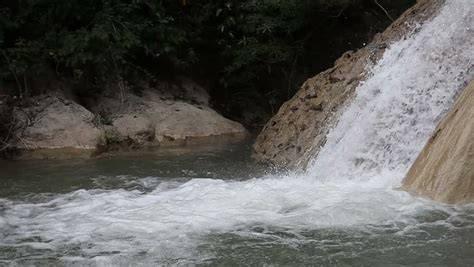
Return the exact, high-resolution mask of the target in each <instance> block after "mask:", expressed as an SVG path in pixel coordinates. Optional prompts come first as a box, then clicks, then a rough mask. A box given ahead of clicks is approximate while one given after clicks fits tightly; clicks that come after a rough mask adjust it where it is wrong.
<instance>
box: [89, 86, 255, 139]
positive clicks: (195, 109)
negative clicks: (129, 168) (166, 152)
mask: <svg viewBox="0 0 474 267" xmlns="http://www.w3.org/2000/svg"><path fill="white" fill-rule="evenodd" d="M192 99H193V100H192V101H190V102H193V103H194V104H191V103H189V102H185V101H184V100H177V99H176V98H175V97H172V98H171V97H168V96H166V95H164V94H163V93H161V92H160V91H158V90H152V89H145V90H142V91H141V92H140V93H139V94H134V93H131V92H125V93H124V94H123V100H122V99H121V98H120V97H119V96H118V95H117V94H116V93H110V94H104V95H103V96H101V97H100V98H98V99H96V101H97V102H96V103H98V104H97V105H92V110H93V111H94V112H96V113H97V114H100V115H101V117H102V120H103V121H105V123H107V124H109V125H108V126H106V128H107V131H106V132H107V141H108V144H115V145H119V146H120V147H121V148H126V147H132V148H133V147H140V146H165V145H166V146H169V145H184V144H190V143H196V142H201V141H205V142H209V141H210V140H211V139H212V138H215V137H218V136H219V137H222V136H229V137H244V136H246V135H247V131H246V129H245V128H244V127H243V126H242V125H241V124H239V123H237V122H234V121H231V120H228V119H226V118H224V117H223V116H221V115H220V114H218V113H217V112H216V111H214V110H213V109H211V108H210V107H209V106H207V100H206V96H202V95H201V96H200V95H199V94H194V95H193V98H192ZM188 101H189V100H188Z"/></svg>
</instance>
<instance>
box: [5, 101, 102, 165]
mask: <svg viewBox="0 0 474 267" xmlns="http://www.w3.org/2000/svg"><path fill="white" fill-rule="evenodd" d="M31 101H32V102H33V103H35V104H33V105H31V106H28V107H24V108H21V107H16V108H15V109H14V110H13V116H14V117H15V121H16V122H17V123H16V126H15V132H14V135H13V136H14V137H13V139H12V140H11V142H12V143H13V147H15V149H16V150H17V151H18V152H20V157H22V158H30V157H31V158H43V157H55V156H54V154H56V153H57V154H61V151H60V150H63V151H68V152H67V153H66V154H74V155H79V154H83V155H90V154H93V153H95V152H97V150H98V149H99V148H100V147H101V146H103V145H105V134H104V130H103V129H101V128H100V127H98V126H97V125H96V124H95V123H94V118H95V116H94V114H92V113H91V112H90V111H88V110H87V109H85V108H84V107H82V106H80V105H78V104H76V103H74V102H70V101H67V100H64V99H61V98H60V97H57V96H39V97H35V98H33V99H31ZM53 150H55V151H56V152H53V153H50V152H51V151H53ZM48 151H49V152H48ZM61 157H62V156H61Z"/></svg>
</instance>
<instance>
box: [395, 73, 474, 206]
mask: <svg viewBox="0 0 474 267" xmlns="http://www.w3.org/2000/svg"><path fill="white" fill-rule="evenodd" d="M402 188H404V189H406V190H408V191H411V192H414V193H417V194H421V195H424V196H428V197H430V198H432V199H434V200H437V201H441V202H447V203H462V202H472V201H474V80H473V81H471V83H470V84H469V85H468V86H467V87H466V88H465V89H464V91H463V92H462V93H461V95H460V96H459V97H458V99H457V100H456V102H455V103H454V105H453V106H452V107H451V109H450V110H449V111H448V113H447V114H446V116H445V117H444V118H443V119H442V120H441V122H440V123H439V125H438V127H436V129H435V131H434V132H433V135H432V136H431V138H430V139H429V140H428V143H427V144H426V145H425V147H424V148H423V150H422V151H421V153H420V154H419V155H418V158H417V159H416V161H415V162H414V163H413V165H412V166H411V168H410V170H409V171H408V173H407V175H406V177H405V179H404V180H403V186H402Z"/></svg>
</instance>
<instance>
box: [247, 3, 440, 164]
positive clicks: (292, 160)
mask: <svg viewBox="0 0 474 267" xmlns="http://www.w3.org/2000/svg"><path fill="white" fill-rule="evenodd" d="M442 2H443V1H441V0H432V1H431V0H421V1H418V3H417V4H416V5H415V6H413V7H412V8H411V9H409V10H407V11H406V12H405V13H404V14H403V15H402V16H401V17H400V18H399V19H398V20H397V21H395V22H394V23H393V24H392V25H391V26H390V27H388V28H387V30H385V31H384V32H383V33H381V34H379V35H377V36H376V37H375V38H374V39H373V41H372V42H371V43H370V44H368V45H367V46H365V47H364V48H362V49H360V50H358V51H357V52H347V53H345V54H344V55H343V56H342V57H341V58H339V59H338V60H337V61H336V62H335V65H334V67H333V68H331V69H329V70H327V71H324V72H322V73H320V74H318V75H316V76H315V77H313V78H311V79H309V80H307V81H306V82H305V83H304V84H303V86H302V87H301V89H300V90H299V91H298V93H297V94H296V95H295V96H294V97H293V98H292V99H291V100H289V101H288V102H286V103H285V104H284V105H283V106H282V107H281V108H280V110H279V111H278V113H277V114H276V115H275V116H274V117H273V118H272V119H271V120H270V121H269V122H268V123H267V124H266V126H265V127H264V129H263V130H262V132H261V133H260V135H259V136H258V138H257V140H256V142H255V144H254V146H253V150H254V151H253V157H254V158H255V159H257V160H259V161H262V162H268V163H272V164H275V165H279V166H286V167H294V166H296V165H303V166H304V165H306V162H307V160H308V159H309V157H310V156H313V155H315V154H317V153H318V151H319V148H320V147H321V146H323V145H324V143H325V141H326V134H327V133H328V131H329V128H330V126H331V125H332V124H333V123H334V122H335V120H336V119H337V118H338V117H339V115H340V112H341V111H342V109H343V107H344V106H345V105H346V104H347V103H348V101H350V99H351V98H352V96H353V95H354V92H355V89H356V88H357V86H358V85H359V83H360V82H361V81H363V80H364V79H365V77H366V76H365V75H366V73H365V70H366V68H367V66H370V65H371V64H374V63H376V62H377V61H378V59H379V58H380V57H381V55H382V54H383V52H384V50H385V48H386V47H387V46H388V45H389V44H390V43H392V42H395V41H397V40H399V39H400V38H403V36H405V34H406V33H407V32H409V31H410V30H411V29H412V27H411V26H410V25H411V22H423V21H425V20H426V19H427V18H430V17H432V15H433V14H434V13H435V12H436V11H437V10H438V9H439V6H440V5H441V3H442Z"/></svg>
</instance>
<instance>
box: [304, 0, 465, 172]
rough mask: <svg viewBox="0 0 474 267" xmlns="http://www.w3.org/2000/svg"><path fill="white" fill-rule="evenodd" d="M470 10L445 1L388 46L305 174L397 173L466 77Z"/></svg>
mask: <svg viewBox="0 0 474 267" xmlns="http://www.w3.org/2000/svg"><path fill="white" fill-rule="evenodd" d="M473 7H474V2H472V1H468V0H458V1H448V3H447V5H446V6H445V7H444V9H442V10H441V12H440V14H439V15H438V16H437V17H436V18H434V19H433V21H431V22H430V23H427V24H426V25H424V26H423V28H420V29H416V30H415V31H419V32H418V33H416V34H413V35H412V36H411V37H409V38H406V39H404V40H401V41H399V42H397V43H394V44H392V45H391V47H390V49H388V50H387V51H386V52H385V53H384V55H383V58H382V59H381V60H380V61H379V62H378V64H377V65H376V66H374V67H373V68H372V69H370V70H369V75H370V78H369V79H367V80H366V81H365V82H364V83H362V84H361V85H360V86H359V88H358V89H357V91H356V94H357V95H356V97H355V99H354V100H353V101H352V103H351V104H350V106H349V107H348V108H347V109H346V110H345V111H344V113H343V114H342V116H341V117H340V118H339V121H338V123H337V125H336V127H335V128H334V129H333V130H332V131H331V132H330V133H329V135H328V137H327V140H328V141H327V143H326V144H325V146H324V147H323V148H322V150H321V152H320V154H319V155H318V157H317V158H314V159H313V160H312V161H311V162H310V164H309V166H310V168H309V171H308V174H309V175H312V176H316V177H318V178H319V179H341V178H343V179H344V178H349V179H363V178H368V177H370V176H373V175H378V174H379V173H380V172H381V171H390V172H393V173H391V174H390V176H392V177H396V178H397V179H399V178H400V177H402V176H403V175H404V173H405V172H406V170H407V168H408V167H409V165H410V164H411V163H412V162H413V160H414V158H415V157H416V156H417V155H418V153H419V151H420V150H421V148H422V146H423V145H424V143H425V141H426V140H427V138H428V135H429V134H431V131H432V130H433V128H434V127H433V126H434V125H436V122H438V120H439V118H440V115H441V114H443V112H444V111H445V110H446V109H447V108H448V107H449V106H450V104H451V102H452V101H453V98H454V96H455V95H456V94H457V93H458V92H459V89H462V88H464V86H465V85H466V83H467V82H468V81H469V79H470V78H471V77H472V72H473V64H474V63H473V62H474V50H473V49H474V38H473V36H474V17H473V16H472V14H473V11H474V8H473ZM335 177H337V178H335Z"/></svg>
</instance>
